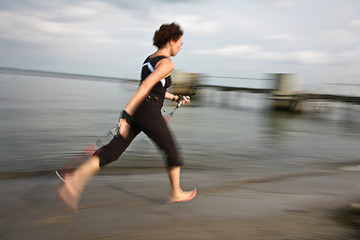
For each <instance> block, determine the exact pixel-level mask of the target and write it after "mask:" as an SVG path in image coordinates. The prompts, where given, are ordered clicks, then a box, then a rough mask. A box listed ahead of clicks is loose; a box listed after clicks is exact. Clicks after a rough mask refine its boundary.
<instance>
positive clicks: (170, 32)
mask: <svg viewBox="0 0 360 240" xmlns="http://www.w3.org/2000/svg"><path fill="white" fill-rule="evenodd" d="M182 35H183V31H182V29H181V28H180V26H179V25H177V24H176V23H171V24H163V25H161V26H160V28H159V30H157V31H156V32H155V34H154V38H153V45H154V46H156V47H158V48H159V49H160V48H163V47H164V46H165V45H166V44H167V43H168V42H169V41H170V40H173V41H177V40H179V39H180V37H181V36H182Z"/></svg>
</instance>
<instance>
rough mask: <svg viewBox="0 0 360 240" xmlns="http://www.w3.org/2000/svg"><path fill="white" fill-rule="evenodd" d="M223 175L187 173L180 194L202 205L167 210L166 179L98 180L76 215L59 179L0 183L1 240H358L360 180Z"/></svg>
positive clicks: (349, 175)
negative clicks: (29, 239)
mask: <svg viewBox="0 0 360 240" xmlns="http://www.w3.org/2000/svg"><path fill="white" fill-rule="evenodd" d="M223 174H224V176H222V177H219V176H220V175H219V173H216V172H209V171H201V172H197V171H184V173H183V174H182V185H183V188H184V189H191V188H193V187H196V188H197V189H198V195H197V197H196V198H195V199H194V200H192V201H190V202H186V203H168V199H167V197H168V194H169V190H170V188H169V183H168V179H167V176H166V173H165V172H163V173H151V174H136V175H135V174H133V175H98V176H96V177H95V178H94V179H92V180H91V182H90V183H89V185H88V187H87V188H86V189H85V192H84V195H83V198H82V200H81V202H80V209H79V213H78V214H75V213H73V212H70V211H68V210H67V209H66V208H65V207H64V206H63V205H62V204H61V203H60V202H59V201H58V200H57V198H56V186H58V185H59V184H60V181H59V180H58V179H57V177H56V176H51V177H49V176H43V177H32V178H22V179H8V180H4V181H0V186H1V188H0V189H2V190H1V191H2V198H1V201H0V204H1V206H3V207H2V208H1V209H2V210H1V212H0V215H1V216H2V218H1V224H0V226H2V227H0V238H1V239H4V240H7V239H22V238H25V237H26V236H30V235H31V236H34V237H36V238H37V239H50V238H51V239H79V240H81V239H240V238H241V239H274V240H275V239H276V240H279V239H280V240H281V239H314V240H315V239H337V240H338V239H357V238H356V237H357V236H360V235H359V234H360V232H359V231H358V230H356V227H354V226H351V223H354V222H355V223H356V220H358V219H359V217H360V211H357V210H356V209H353V208H352V209H351V203H353V202H356V201H357V200H359V199H360V194H359V190H360V187H359V186H358V184H356V183H357V182H358V181H359V180H360V179H359V178H360V177H359V176H358V174H357V172H352V171H342V172H337V173H332V174H321V175H302V176H300V175H299V176H297V177H290V176H288V177H283V178H273V179H268V181H257V180H256V179H254V180H253V181H250V180H249V181H247V182H246V181H245V182H244V181H243V182H241V181H239V180H241V177H240V178H236V177H235V176H234V175H231V174H225V173H223ZM240 174H241V173H240ZM4 206H6V207H5V208H4ZM350 210H353V211H352V212H353V215H351V214H350V213H349V211H350ZM5 219H6V220H5ZM354 219H355V220H354Z"/></svg>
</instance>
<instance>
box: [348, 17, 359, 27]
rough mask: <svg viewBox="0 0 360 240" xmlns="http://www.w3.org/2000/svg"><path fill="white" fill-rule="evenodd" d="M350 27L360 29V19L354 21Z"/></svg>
mask: <svg viewBox="0 0 360 240" xmlns="http://www.w3.org/2000/svg"><path fill="white" fill-rule="evenodd" d="M349 25H350V26H351V27H356V28H359V27H360V19H354V20H352V21H351V22H350V23H349Z"/></svg>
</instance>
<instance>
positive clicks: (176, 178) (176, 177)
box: [168, 166, 196, 202]
mask: <svg viewBox="0 0 360 240" xmlns="http://www.w3.org/2000/svg"><path fill="white" fill-rule="evenodd" d="M168 174H169V179H170V184H171V189H172V191H171V196H170V201H172V202H184V201H189V200H191V199H193V198H194V197H195V195H196V188H195V189H194V190H192V191H183V190H182V189H181V187H180V166H179V167H171V168H169V170H168Z"/></svg>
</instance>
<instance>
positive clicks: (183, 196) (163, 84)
mask: <svg viewBox="0 0 360 240" xmlns="http://www.w3.org/2000/svg"><path fill="white" fill-rule="evenodd" d="M182 36H183V31H182V30H181V28H180V26H179V25H177V24H175V23H172V24H163V25H162V26H161V27H160V28H159V29H158V30H157V31H156V32H155V34H154V38H153V44H154V45H155V46H156V47H157V48H158V49H157V51H156V52H154V53H153V54H151V55H150V56H149V57H147V58H146V60H145V61H144V64H143V66H142V70H141V81H140V85H139V87H138V88H137V90H136V91H135V92H134V94H133V96H132V97H131V98H130V100H129V102H128V103H127V105H126V107H125V108H124V110H123V111H122V114H121V118H120V121H119V133H118V134H117V135H116V136H115V137H114V138H113V139H112V140H111V141H110V142H109V143H108V144H107V145H105V146H103V147H101V148H99V149H98V150H97V151H95V153H94V154H93V156H92V157H91V158H89V159H88V160H87V161H86V162H84V163H83V164H82V165H80V166H79V167H78V168H77V169H76V170H75V171H74V172H73V173H71V174H67V175H66V176H65V182H64V183H63V184H62V185H61V186H60V187H59V188H58V196H59V198H60V199H61V200H62V201H63V202H64V203H65V204H66V205H67V206H68V207H69V208H70V209H72V210H77V209H78V204H79V200H80V198H81V194H82V192H83V190H84V188H85V186H86V184H87V183H88V181H89V180H90V178H91V177H93V176H94V175H95V174H97V173H98V172H99V171H100V169H101V168H102V167H103V166H105V165H107V164H109V163H111V162H113V161H116V160H117V159H118V158H119V157H120V155H121V154H122V153H123V152H124V151H125V149H126V148H127V147H128V146H129V144H130V143H131V141H132V140H133V139H134V138H135V137H136V136H137V135H138V134H139V133H140V132H141V131H142V132H144V133H145V134H146V135H147V136H148V137H150V138H151V139H152V140H153V141H154V142H155V143H156V144H157V146H158V147H159V148H160V149H161V150H163V151H164V152H165V154H166V156H167V167H168V176H169V180H170V185H171V189H172V191H171V196H170V201H172V202H182V201H189V200H191V199H193V198H194V197H195V195H196V189H194V190H192V191H183V190H182V188H181V186H180V168H181V166H182V165H183V163H182V161H181V159H180V158H179V155H178V152H177V147H176V145H175V141H174V139H173V137H172V136H171V133H170V131H169V129H168V127H167V125H166V122H165V119H164V117H163V116H162V114H161V108H162V106H163V103H164V100H165V99H169V100H172V101H178V102H179V101H183V103H189V102H190V100H189V99H187V98H185V97H182V96H178V95H174V94H172V93H169V92H167V91H166V89H167V88H168V87H169V86H170V84H171V77H170V74H171V72H172V71H173V69H174V64H173V63H172V61H171V60H170V57H175V56H176V54H177V53H178V52H179V51H180V49H181V47H182Z"/></svg>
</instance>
